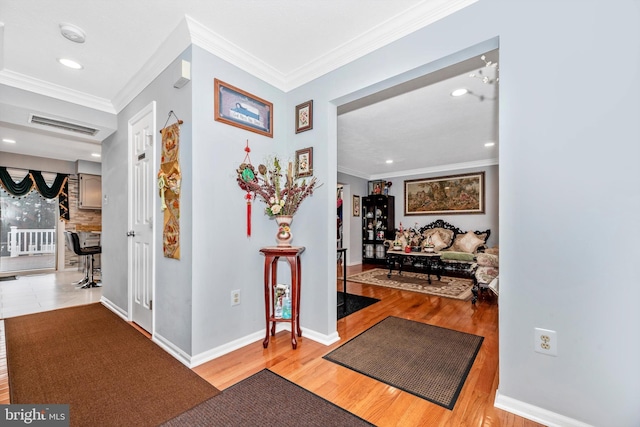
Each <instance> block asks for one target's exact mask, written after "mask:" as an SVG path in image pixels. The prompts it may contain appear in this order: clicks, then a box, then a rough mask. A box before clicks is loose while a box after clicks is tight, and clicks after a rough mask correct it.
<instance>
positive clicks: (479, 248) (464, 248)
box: [386, 219, 491, 279]
mask: <svg viewBox="0 0 640 427" xmlns="http://www.w3.org/2000/svg"><path fill="white" fill-rule="evenodd" d="M490 234H491V231H490V230H485V231H462V230H460V229H459V228H458V227H456V226H454V225H452V224H450V223H448V222H446V221H444V220H441V219H438V220H436V221H433V222H431V223H429V224H427V225H424V226H422V227H417V226H416V227H413V228H402V229H397V230H396V238H395V240H392V241H387V242H386V245H387V246H388V247H389V248H390V249H395V250H403V251H406V250H407V247H410V250H411V251H413V252H437V253H439V254H440V264H439V269H440V272H441V273H442V274H443V275H445V276H454V277H467V278H470V279H474V277H475V276H474V273H475V271H476V268H477V264H476V257H477V255H478V254H479V253H482V252H483V251H484V250H485V249H486V248H487V246H486V245H487V243H486V242H487V239H488V238H489V235H490ZM410 267H411V266H409V268H410Z"/></svg>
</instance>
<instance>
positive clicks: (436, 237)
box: [422, 233, 449, 252]
mask: <svg viewBox="0 0 640 427" xmlns="http://www.w3.org/2000/svg"><path fill="white" fill-rule="evenodd" d="M429 239H431V240H429ZM429 241H431V244H432V245H433V249H434V250H435V251H436V252H439V251H441V250H442V249H444V248H446V247H447V246H449V243H448V242H445V241H444V240H443V239H442V236H441V235H440V233H431V234H430V235H429V236H427V237H426V238H425V239H422V247H425V246H427V245H428V244H429Z"/></svg>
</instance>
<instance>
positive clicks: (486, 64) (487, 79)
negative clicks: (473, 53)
mask: <svg viewBox="0 0 640 427" xmlns="http://www.w3.org/2000/svg"><path fill="white" fill-rule="evenodd" d="M480 59H482V61H484V69H485V71H486V69H489V70H491V69H494V70H495V71H494V73H492V74H495V76H496V77H495V78H491V77H489V76H488V75H487V74H485V73H483V72H482V70H483V69H480V70H478V71H477V72H475V73H471V74H469V77H472V78H476V79H480V80H482V83H486V84H489V85H490V84H494V83H497V82H498V81H499V78H498V72H499V71H500V69H499V68H498V63H497V62H492V61H487V58H486V56H484V55H482V56H481V57H480Z"/></svg>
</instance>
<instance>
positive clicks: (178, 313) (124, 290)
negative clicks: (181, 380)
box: [102, 48, 193, 354]
mask: <svg viewBox="0 0 640 427" xmlns="http://www.w3.org/2000/svg"><path fill="white" fill-rule="evenodd" d="M182 59H185V60H187V61H190V60H191V48H189V49H187V50H186V51H185V52H183V53H182V54H181V55H180V57H179V58H177V59H176V61H174V63H173V64H172V66H169V67H168V68H167V70H165V71H164V72H163V73H162V74H160V75H159V76H158V77H157V78H156V79H154V81H153V82H152V83H151V84H149V86H147V87H146V88H145V90H144V91H143V92H142V93H140V94H139V95H138V96H137V97H135V99H134V100H133V101H131V102H130V103H129V105H127V107H125V108H124V109H123V110H122V111H121V112H120V113H119V114H118V131H117V132H116V133H115V134H113V135H112V136H111V137H110V138H108V139H107V140H106V141H105V142H103V144H102V189H103V196H105V195H106V196H107V197H108V200H109V202H108V204H106V205H105V204H104V203H103V206H102V214H103V224H102V225H103V230H104V232H103V234H102V247H103V252H102V262H103V270H102V271H103V273H102V274H103V284H104V286H103V288H102V293H103V296H104V297H105V298H106V299H108V300H109V301H110V302H111V303H112V304H113V305H115V306H117V307H118V308H119V309H120V310H121V312H123V313H127V314H128V313H129V295H128V278H127V275H128V273H127V268H128V245H129V241H128V237H127V235H126V234H127V228H128V220H127V218H128V206H129V199H128V197H129V194H128V190H127V188H128V182H127V175H128V162H127V159H128V157H129V156H128V140H127V139H128V136H127V132H128V121H129V120H130V119H131V118H132V117H133V116H135V115H136V114H137V113H138V112H139V111H141V110H142V109H143V108H145V107H147V106H148V105H149V104H150V103H151V102H153V101H155V102H156V127H157V130H156V132H157V131H159V130H160V129H161V128H162V127H163V126H164V124H165V122H166V121H167V117H168V114H169V111H170V110H173V111H174V112H175V114H176V115H177V116H178V117H179V118H180V119H181V120H183V121H184V124H183V125H182V126H181V128H180V166H181V171H182V188H181V195H180V201H181V212H180V227H181V235H180V238H181V247H180V250H181V255H182V259H181V260H180V261H178V260H174V259H169V258H164V256H163V253H162V224H163V213H162V212H161V211H160V198H159V197H155V198H154V200H155V209H154V211H155V218H154V221H155V225H154V228H155V239H156V240H155V254H156V256H155V263H156V274H155V298H154V311H155V333H156V334H159V335H160V336H162V337H163V338H164V339H166V340H168V341H170V342H171V343H172V344H173V345H175V346H176V347H177V348H178V349H180V350H182V351H184V352H185V353H186V354H190V352H191V346H192V342H191V341H192V338H191V334H192V332H191V331H192V308H191V300H192V291H191V287H192V284H191V282H192V280H191V274H192V255H191V252H192V232H191V228H192V220H191V218H192V216H193V212H192V206H193V202H192V193H193V179H192V174H191V171H192V155H191V153H192V139H193V138H192V119H191V116H192V112H191V108H192V107H191V83H188V84H187V85H186V86H184V87H183V88H182V89H175V88H173V83H174V76H175V74H174V73H173V72H172V70H173V68H172V67H174V66H176V64H177V63H178V61H180V60H182ZM174 121H175V119H174V118H173V117H172V118H171V120H170V123H173V122H174ZM155 136H156V159H155V169H156V170H157V169H158V168H159V167H160V155H161V145H160V143H161V138H160V134H159V133H158V134H156V135H155ZM156 193H157V190H155V188H154V194H156Z"/></svg>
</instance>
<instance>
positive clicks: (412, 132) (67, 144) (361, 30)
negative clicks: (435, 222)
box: [0, 0, 497, 177]
mask: <svg viewBox="0 0 640 427" xmlns="http://www.w3.org/2000/svg"><path fill="white" fill-rule="evenodd" d="M474 1H475V0H350V1H344V0H269V1H266V0H181V1H178V2H175V1H169V0H109V1H86V0H56V1H51V0H0V90H1V91H2V92H1V93H0V138H10V139H15V140H17V141H18V142H17V143H16V144H7V143H3V142H0V151H5V152H11V153H17V154H28V155H36V156H41V157H49V158H56V159H61V160H69V161H75V160H77V159H81V160H89V161H95V160H96V159H95V158H92V157H91V153H93V152H98V153H99V152H100V142H101V141H102V140H103V139H104V138H105V137H106V136H108V134H110V133H111V132H113V130H114V127H115V120H114V119H113V117H114V115H115V114H116V113H117V112H118V111H120V110H121V109H122V108H123V107H124V106H125V105H126V104H127V103H128V102H129V101H130V100H131V99H132V97H133V96H135V94H137V93H138V92H139V90H141V89H142V88H143V87H144V86H145V85H146V84H148V83H149V81H150V79H152V78H153V77H155V75H157V73H158V72H159V71H161V70H162V69H163V68H164V67H166V65H168V63H169V61H171V60H172V59H173V58H175V56H176V55H177V54H178V53H179V52H181V51H182V50H183V49H184V48H185V47H186V46H188V45H189V44H190V43H193V44H197V45H199V46H201V47H204V48H205V49H207V50H209V51H210V52H212V53H214V54H216V55H218V56H220V57H221V58H223V59H225V60H227V61H229V62H231V63H233V64H235V65H238V66H240V67H242V68H244V69H246V70H247V71H249V72H251V73H252V74H254V75H256V76H257V77H259V78H261V79H263V80H264V81H266V82H268V83H270V84H272V85H274V86H276V87H278V88H280V89H282V90H283V91H288V90H291V89H293V88H295V87H297V86H299V85H301V84H304V83H306V82H308V81H310V80H312V79H314V78H316V77H318V76H320V75H323V74H325V73H327V72H329V71H331V70H333V69H336V68H338V67H340V66H341V65H344V64H345V63H347V62H350V61H352V60H354V59H356V58H358V57H360V56H363V55H365V54H366V53H368V52H370V51H373V50H375V49H377V48H380V47H382V46H384V45H386V44H388V43H391V42H392V41H394V40H397V39H399V38H401V37H403V36H404V35H406V34H409V33H411V32H413V31H416V30H417V29H419V28H422V27H424V26H426V25H428V24H430V23H432V22H435V21H436V20H438V19H441V18H442V17H445V16H447V15H448V14H450V13H453V12H455V11H456V10H459V9H461V8H463V7H465V6H467V5H469V4H471V3H473V2H474ZM62 23H69V24H73V25H75V26H77V27H80V28H81V29H83V30H84V31H85V32H86V42H85V43H82V44H78V43H73V42H71V41H69V40H67V39H65V38H64V37H62V35H61V34H60V24H62ZM160 47H162V49H160ZM292 52H295V54H292ZM58 57H69V58H72V59H74V60H76V61H78V62H80V63H81V64H82V65H83V66H84V69H82V70H78V71H74V70H71V69H67V68H65V67H63V66H62V65H60V64H59V63H58V62H57V61H56V59H57V58H58ZM482 65H483V64H482V62H481V61H480V60H479V59H478V68H480V67H481V66H482ZM455 72H459V70H455ZM465 73H466V71H465ZM467 74H468V73H467ZM459 79H460V80H461V81H456V79H455V78H454V79H445V81H444V82H442V83H438V84H436V85H430V86H427V87H425V88H424V89H419V90H417V91H415V92H411V93H409V94H405V95H402V96H395V97H392V98H390V99H387V100H384V101H380V100H379V98H378V99H375V101H376V102H375V103H374V104H373V105H369V106H366V107H364V108H358V109H354V108H356V107H362V106H363V105H365V104H370V102H371V101H367V100H363V101H362V102H361V103H360V104H357V103H354V104H353V105H351V106H345V108H343V109H342V111H346V112H345V113H344V114H342V115H341V116H340V117H339V128H340V129H339V146H340V152H339V165H338V166H339V170H342V171H351V172H352V173H354V174H355V175H358V176H363V177H370V176H372V175H376V174H380V173H385V172H391V168H396V170H407V169H423V168H425V167H427V168H428V167H431V166H432V165H435V164H442V163H443V162H446V163H468V162H473V161H478V160H482V161H485V160H486V159H487V158H488V157H487V151H486V150H482V149H477V148H476V147H475V146H473V145H470V146H467V147H465V148H455V146H454V145H453V144H454V143H455V144H459V143H463V142H464V143H469V144H471V143H472V140H473V143H474V144H475V142H477V143H478V144H479V145H480V147H482V145H481V143H483V142H485V140H489V139H492V140H495V139H496V138H497V129H496V122H497V115H496V114H495V107H496V104H497V102H496V101H489V100H484V101H480V100H479V99H478V98H477V97H473V96H465V97H462V98H451V97H450V96H449V92H450V87H453V86H456V85H458V84H463V85H464V86H467V87H469V88H470V89H472V90H473V91H474V92H476V91H478V92H477V93H485V92H486V91H488V95H485V96H487V97H491V98H493V97H494V95H495V94H494V93H493V92H492V91H493V90H495V86H494V85H483V84H482V83H481V82H480V81H479V80H477V79H471V78H469V77H468V76H466V75H464V76H463V77H459ZM465 83H466V84H465ZM425 84H427V83H425ZM472 85H473V88H472ZM478 85H479V86H478ZM483 86H484V87H483ZM25 94H26V96H25ZM405 97H406V98H407V99H403V98H405ZM26 98H29V99H26ZM52 100H62V101H65V102H66V103H70V105H73V106H74V108H71V109H69V108H67V109H66V110H65V111H67V112H66V113H65V115H64V116H63V117H60V116H58V114H59V113H60V111H59V110H58V109H57V108H56V103H55V102H52ZM407 103H408V104H407ZM34 104H35V105H37V109H36V110H35V111H34V108H33V105H34ZM65 105H69V104H65ZM407 105H410V106H411V107H408V106H407ZM33 112H36V113H39V114H46V115H50V116H52V117H57V118H61V119H64V120H68V121H71V122H75V123H78V124H83V125H90V126H93V127H96V128H97V129H99V133H98V135H96V136H95V137H86V136H85V137H81V138H80V137H78V136H77V135H75V134H72V133H69V132H51V131H50V130H48V129H47V128H43V127H38V126H37V125H32V124H29V123H28V116H29V114H31V113H33ZM372 123H375V124H376V125H377V126H372V125H371V124H372ZM451 126H453V128H452V127H451ZM442 129H446V130H447V131H446V132H445V133H443V132H442ZM452 129H455V132H453V131H452ZM444 135H447V136H446V137H445V136H444ZM496 142H497V141H496ZM469 147H474V148H469ZM424 148H428V154H424V155H420V156H417V155H416V153H417V151H418V150H423V149H424ZM356 155H357V156H358V157H357V158H356V157H355V156H356ZM363 157H364V158H371V159H374V160H375V164H373V165H367V167H366V168H365V167H364V165H363V162H362V161H361V159H362V158H363ZM391 157H393V158H394V160H395V163H394V164H393V165H392V166H391V167H389V166H387V165H386V164H382V165H380V164H379V162H381V161H383V159H386V158H391ZM493 157H496V156H495V155H493ZM415 159H422V160H420V161H418V162H415ZM438 159H439V160H438ZM384 168H386V169H384Z"/></svg>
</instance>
